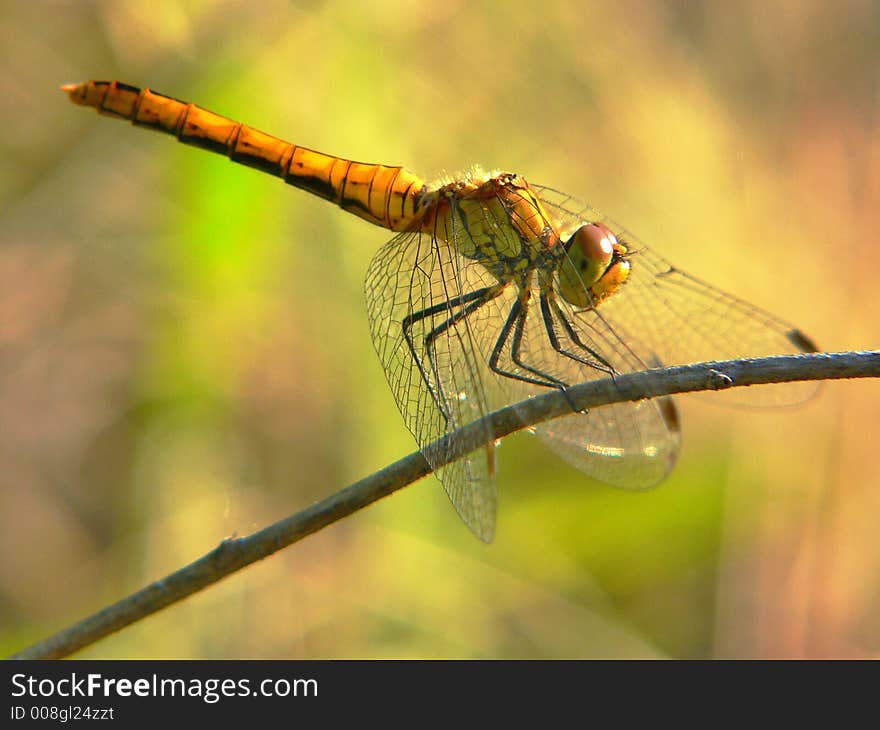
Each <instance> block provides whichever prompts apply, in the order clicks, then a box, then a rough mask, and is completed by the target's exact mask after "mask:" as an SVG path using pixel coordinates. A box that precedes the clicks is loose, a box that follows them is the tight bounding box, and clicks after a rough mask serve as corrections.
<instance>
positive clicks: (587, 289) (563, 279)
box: [559, 223, 630, 308]
mask: <svg viewBox="0 0 880 730" xmlns="http://www.w3.org/2000/svg"><path fill="white" fill-rule="evenodd" d="M564 246H565V251H566V253H567V254H568V255H567V256H566V257H565V258H564V259H563V262H562V265H561V266H560V267H559V293H560V294H561V295H562V298H563V299H565V301H567V302H568V303H569V304H571V305H573V306H575V307H580V308H590V307H595V306H597V305H598V304H601V303H602V302H603V301H604V300H605V299H607V298H608V297H610V296H611V295H612V294H614V292H616V291H617V290H618V289H620V287H621V286H623V283H624V282H625V281H626V279H627V277H628V276H629V271H630V263H629V261H628V260H627V259H626V246H624V245H623V244H622V243H620V242H619V241H618V240H617V236H615V235H614V233H612V232H611V229H610V228H608V226H606V225H605V224H604V223H588V224H585V225H582V226H581V227H580V228H578V229H577V230H576V231H575V232H574V233H573V234H572V235H571V238H569V239H568V241H566V242H565V244H564Z"/></svg>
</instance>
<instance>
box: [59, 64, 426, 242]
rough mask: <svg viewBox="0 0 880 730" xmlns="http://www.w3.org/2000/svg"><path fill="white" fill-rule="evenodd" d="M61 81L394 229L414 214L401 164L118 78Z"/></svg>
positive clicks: (91, 101) (108, 106)
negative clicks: (269, 128) (340, 152)
mask: <svg viewBox="0 0 880 730" xmlns="http://www.w3.org/2000/svg"><path fill="white" fill-rule="evenodd" d="M62 89H63V90H64V91H66V92H67V93H68V94H69V95H70V99H71V101H73V102H74V103H76V104H82V105H84V106H92V107H94V108H95V109H97V110H98V112H99V113H101V114H107V115H109V116H114V117H118V118H121V119H129V120H131V122H132V124H134V125H135V126H139V127H149V128H150V129H155V130H158V131H160V132H165V133H167V134H173V135H174V136H175V137H177V139H179V140H180V141H181V142H183V143H185V144H190V145H194V146H195V147H200V148H202V149H205V150H210V151H211V152H218V153H220V154H224V155H226V156H227V157H229V159H230V160H232V161H234V162H240V163H241V164H243V165H247V166H248V167H253V168H256V169H258V170H262V171H263V172H268V173H270V174H272V175H276V176H277V177H280V178H282V179H283V180H284V181H285V182H286V183H288V184H290V185H293V186H295V187H298V188H302V189H303V190H307V191H308V192H310V193H313V194H314V195H317V196H319V197H321V198H324V199H325V200H329V201H330V202H332V203H336V205H338V206H339V207H340V208H342V209H343V210H347V211H348V212H350V213H354V214H355V215H357V216H359V217H361V218H364V219H366V220H368V221H370V222H371V223H375V224H376V225H380V226H383V227H385V228H390V229H391V230H394V231H402V230H406V229H408V228H409V227H410V226H411V225H412V224H413V221H414V220H415V219H416V218H417V217H418V216H419V214H420V212H421V211H420V209H419V201H420V199H421V197H422V195H423V193H424V191H425V189H426V188H425V183H424V181H422V180H421V179H420V178H419V177H417V176H416V175H413V174H412V173H411V172H409V171H408V170H405V169H404V168H402V167H388V166H386V165H371V164H365V163H362V162H353V161H352V160H346V159H344V158H342V157H334V156H332V155H325V154H322V153H320V152H315V151H314V150H310V149H307V148H305V147H300V146H298V145H295V144H291V143H290V142H285V141H284V140H281V139H278V138H277V137H273V136H271V135H268V134H265V133H264V132H260V131H258V130H256V129H254V128H253V127H248V126H247V125H245V124H242V123H241V122H235V121H233V120H231V119H228V118H226V117H224V116H221V115H219V114H215V113H214V112H210V111H208V110H207V109H202V108H201V107H199V106H196V105H195V104H188V103H186V102H183V101H178V100H177V99H172V98H171V97H169V96H165V95H163V94H159V93H157V92H155V91H151V90H150V89H139V88H138V87H136V86H130V85H128V84H123V83H120V82H118V81H88V82H86V83H83V84H70V85H68V86H63V87H62Z"/></svg>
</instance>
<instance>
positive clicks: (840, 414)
mask: <svg viewBox="0 0 880 730" xmlns="http://www.w3.org/2000/svg"><path fill="white" fill-rule="evenodd" d="M0 38H2V46H3V48H4V54H3V55H4V61H3V63H4V73H3V74H2V76H0V85H2V89H0V92H2V93H0V119H2V129H3V133H2V141H0V145H2V154H3V165H2V168H0V205H2V213H0V215H2V225H0V650H2V651H3V652H4V653H9V652H12V651H14V650H16V649H19V648H21V647H23V646H24V645H26V644H28V643H31V642H33V641H36V640H38V639H40V638H42V637H44V636H46V635H47V634H49V633H52V632H54V631H56V630H58V629H61V628H63V627H64V626H66V625H68V624H69V623H71V622H73V621H75V620H77V619H79V618H81V617H83V616H85V615H87V614H89V613H91V612H93V611H95V610H97V609H99V608H101V607H103V606H105V605H106V604H108V603H110V602H112V601H114V600H117V599H118V598H120V597H122V596H124V595H127V594H128V593H130V592H132V591H134V590H136V589H138V588H140V587H141V586H143V585H144V584H146V583H148V582H150V581H153V580H155V579H157V578H159V577H161V576H163V575H165V574H167V573H169V572H171V571H173V570H175V569H177V568H178V567H180V566H181V565H183V564H185V563H188V562H190V561H191V560H193V559H195V558H196V557H198V556H200V555H201V554H203V553H204V552H207V551H208V550H210V549H211V548H212V547H214V546H215V545H216V544H217V543H218V542H219V541H220V540H222V539H223V538H224V537H227V536H230V535H244V534H248V533H250V532H252V531H254V530H256V529H259V528H260V527H262V526H264V525H266V524H268V523H270V522H273V521H275V520H276V519H279V518H281V517H283V516H284V515H286V514H289V513H292V512H295V511H297V510H299V509H302V508H303V507H305V506H307V505H308V504H310V503H311V502H313V501H314V500H317V499H320V498H322V497H325V496H327V495H329V494H331V493H333V492H335V491H336V490H338V489H340V488H342V487H343V486H345V485H347V484H349V483H351V482H353V481H355V480H356V479H358V478H360V477H362V476H364V475H366V474H369V473H371V472H373V471H375V470H377V469H379V468H380V467H382V466H384V465H386V464H388V463H390V462H392V461H394V460H396V459H397V458H399V457H401V456H403V455H405V454H407V453H409V452H411V451H412V450H413V448H414V444H413V443H412V440H411V438H410V436H409V433H408V432H407V431H406V429H405V427H404V425H403V422H402V420H401V418H400V416H399V414H398V412H397V410H396V408H395V405H394V403H393V400H392V398H391V394H390V392H389V390H388V387H387V385H386V383H385V380H384V376H383V373H382V371H381V368H380V365H379V362H378V359H377V357H376V356H375V353H374V352H373V349H372V345H371V342H370V337H369V332H368V328H367V321H366V317H365V308H364V302H363V293H362V287H363V276H364V273H365V271H366V268H367V264H368V261H369V259H370V257H371V256H372V254H373V252H374V251H375V250H376V249H377V247H378V246H380V245H381V244H382V243H383V241H384V240H385V239H386V238H387V237H388V236H387V233H386V232H383V231H381V230H380V229H377V228H372V227H371V226H369V225H368V224H367V223H365V222H363V221H360V220H358V219H356V218H353V217H350V216H346V215H344V214H342V213H341V212H340V211H339V210H338V209H335V208H333V207H332V206H330V205H328V204H326V203H325V202H323V201H320V200H317V199H312V198H310V197H309V196H307V195H305V194H304V193H302V192H300V191H297V190H294V189H292V188H290V187H287V186H285V185H283V184H281V183H280V182H279V181H277V180H273V179H272V178H270V177H267V176H264V175H261V174H259V173H257V172H255V171H253V170H249V169H246V168H242V167H240V166H236V165H233V164H230V163H229V162H228V161H226V160H224V159H223V158H222V157H218V156H212V155H209V154H206V153H204V152H202V151H199V150H194V149H191V148H187V147H185V146H183V145H178V144H175V143H174V142H173V140H169V139H168V138H167V137H162V136H160V135H157V134H152V133H147V132H144V131H140V130H135V129H132V128H131V127H130V126H129V125H125V124H122V123H119V122H118V121H114V120H111V119H107V118H102V117H98V116H97V115H96V114H94V113H93V112H92V111H91V110H84V109H81V108H77V107H74V106H73V105H71V104H70V103H69V102H68V101H67V99H66V98H65V96H64V95H62V94H61V93H60V92H59V91H58V86H59V85H60V84H62V83H66V82H78V81H84V80H87V79H90V78H97V79H114V78H116V79H120V80H122V81H126V82H129V83H132V84H136V85H140V86H151V87H153V88H156V89H158V90H160V91H162V92H163V93H166V94H169V95H172V96H175V97H177V98H181V99H186V100H188V101H193V102H195V103H197V104H200V105H202V106H205V107H207V108H209V109H212V110H214V111H217V112H219V113H222V114H226V115H228V116H231V117H234V118H237V119H240V120H242V121H245V122H247V123H249V124H251V125H253V126H255V127H257V128H259V129H262V130H264V131H266V132H269V133H271V134H275V135H277V136H281V137H285V138H287V139H290V140H291V141H295V142H297V143H300V144H303V145H306V146H309V147H312V148H315V149H320V150H323V151H326V152H329V153H333V154H339V155H344V156H349V157H353V158H355V159H361V160H365V161H369V162H382V163H386V164H404V165H406V166H407V167H409V168H410V169H412V170H413V171H414V172H416V173H419V174H421V175H423V176H425V177H428V178H430V177H434V176H438V175H442V174H445V173H454V172H456V171H459V170H463V169H466V168H468V167H469V166H471V165H472V164H474V163H479V164H482V165H483V166H485V167H488V168H500V169H506V170H511V171H515V172H518V173H520V174H522V175H524V176H525V177H526V178H528V179H529V180H532V181H533V182H538V183H543V184H547V185H551V186H553V187H556V188H559V189H563V190H565V191H567V192H570V193H571V194H573V195H576V196H578V197H581V198H585V199H587V200H589V201H590V202H591V203H593V204H595V205H597V206H598V207H600V208H601V209H603V210H605V211H607V212H608V214H609V215H611V216H612V217H613V218H615V219H617V220H620V221H622V222H624V223H625V224H626V226H627V227H628V228H630V229H631V230H633V231H634V232H636V233H637V234H638V235H640V237H641V238H643V239H644V240H646V241H647V242H649V243H650V244H652V245H653V247H654V248H656V249H658V250H659V251H661V252H662V253H664V254H665V255H666V256H668V257H669V258H670V259H672V260H673V261H674V262H676V263H677V264H678V265H680V266H681V267H683V268H685V269H686V270H688V271H690V272H692V273H694V274H696V275H697V276H700V277H702V278H705V279H709V280H710V281H712V282H713V283H715V284H716V285H718V286H720V287H722V288H725V289H729V290H732V291H734V292H737V293H738V294H740V295H741V296H743V297H744V298H746V299H748V300H750V301H753V302H755V303H756V304H759V305H761V306H763V307H765V308H767V309H770V310H771V311H773V312H775V313H777V314H779V315H780V316H782V317H784V318H786V319H788V320H791V321H793V322H795V323H796V324H797V326H799V327H800V328H802V329H803V330H804V331H805V332H807V333H809V334H810V335H811V336H812V337H813V338H814V339H815V340H816V341H817V342H819V343H820V345H821V346H822V347H823V348H824V349H827V350H830V351H831V350H847V349H868V348H875V347H877V346H878V340H880V337H878V332H880V328H878V321H880V297H878V296H877V288H878V287H877V283H878V275H877V271H878V268H880V245H878V243H880V242H878V232H880V204H878V203H880V84H878V80H880V6H878V5H877V4H876V3H874V2H869V1H865V2H856V1H851V2H842V3H822V2H818V1H815V2H812V1H805V0H788V1H779V2H772V3H767V2H764V1H762V0H750V1H747V2H741V3H726V2H721V1H720V0H719V1H717V2H705V3H696V2H694V3H691V2H674V1H672V0H669V1H668V2H655V1H651V0H643V1H642V2H638V1H627V2H622V3H617V2H615V3H611V2H598V3H564V2H555V1H553V0H549V1H548V2H542V3H540V4H538V5H534V4H530V3H524V2H514V3H510V2H508V3H500V2H461V1H457V0H447V1H445V2H442V3H422V2H403V3H397V2H375V3H358V2H353V1H347V2H342V1H336V2H317V1H315V2H283V1H282V0H261V1H260V2H243V1H241V2H232V1H231V0H201V1H199V2H184V1H183V0H179V1H178V2H175V1H173V0H162V1H157V0H127V1H125V2H116V1H115V0H114V1H111V0H105V1H103V2H72V1H71V2H61V1H60V0H58V1H56V2H53V1H51V0H43V1H40V2H23V1H20V2H13V1H10V2H5V3H3V4H2V5H0ZM671 335H672V336H674V335H675V333H671ZM680 403H681V407H682V411H683V423H684V448H683V451H682V455H681V458H680V460H679V464H678V467H677V469H676V470H675V472H674V473H673V475H672V476H671V477H670V479H669V480H668V481H667V482H666V483H664V484H663V485H662V486H661V487H660V488H659V489H657V490H654V491H652V492H649V493H626V492H623V491H617V490H614V489H612V488H609V487H606V486H603V485H601V484H598V483H595V482H592V481H590V480H589V479H588V478H586V477H585V476H584V475H582V474H580V473H578V472H576V471H575V470H573V469H571V468H569V467H567V466H566V465H565V464H563V463H562V462H561V461H559V460H558V459H556V458H554V457H553V455H552V454H551V453H550V452H549V451H547V450H545V449H544V448H543V447H542V446H541V444H540V443H539V442H538V441H537V440H536V439H534V438H533V437H531V436H529V435H527V434H522V435H517V436H515V437H512V438H510V439H508V440H507V441H506V442H505V443H503V444H502V445H501V447H500V451H499V454H500V469H501V471H500V478H499V490H500V509H499V523H498V535H497V538H496V541H495V542H494V543H493V544H492V545H491V546H488V547H487V546H485V545H483V544H481V543H479V542H478V541H477V540H475V539H474V538H473V537H472V536H471V535H470V533H469V532H468V531H467V529H466V528H465V527H464V525H463V524H462V523H461V522H460V521H459V519H458V517H457V516H456V514H455V512H454V511H453V509H452V507H451V506H450V504H449V503H448V500H447V498H446V496H445V494H444V492H443V490H442V488H441V487H440V486H439V484H438V483H437V482H436V481H435V480H434V479H433V478H429V479H425V480H423V481H422V482H420V483H418V484H416V485H413V486H411V487H409V488H407V489H405V490H404V491H402V492H400V493H398V494H397V495H395V496H393V497H390V498H388V499H385V500H383V501H382V502H381V503H379V504H377V505H374V506H372V507H370V508H368V509H366V510H364V511H362V512H359V513H358V514H356V515H354V516H352V517H350V518H348V519H346V520H345V521H343V522H341V523H337V524H335V525H332V526H331V527H329V528H327V529H325V530H323V531H322V532H320V533H318V534H316V535H314V536H312V537H310V538H308V539H306V540H305V541H304V542H302V543H299V544H297V545H295V546H293V547H291V548H290V549H287V550H285V551H283V552H282V553H280V554H277V555H275V556H273V557H271V558H269V559H267V560H265V561H263V562H262V563H260V564H258V565H256V566H253V567H251V568H250V569H247V570H246V571H244V572H242V573H239V574H236V575H234V576H233V577H231V578H229V579H227V580H225V581H223V582H222V583H221V584H219V585H217V586H215V587H212V588H211V589H209V590H207V591H204V592H202V593H200V594H198V595H197V596H195V597H193V598H191V599H190V600H188V601H186V602H185V603H183V604H180V605H176V606H173V607H171V608H169V609H166V610H165V611H163V612H161V613H160V614H158V615H156V616H153V617H151V618H149V619H147V620H145V621H143V622H141V623H139V624H137V625H135V626H133V627H131V628H129V629H126V630H124V631H122V632H121V633H119V634H116V635H114V636H112V637H110V638H108V639H105V640H103V641H101V642H100V643H98V644H96V645H95V646H93V647H90V648H88V649H87V650H85V651H83V652H81V653H80V655H79V656H86V657H194V658H195V657H201V658H208V657H285V658H327V657H331V658H332V657H377V658H379V657H520V658H533V657H534V658H537V657H728V658H754V657H866V656H877V655H878V653H880V531H878V530H877V524H878V522H880V479H878V468H877V459H876V443H877V436H878V428H877V426H878V417H880V384H878V383H877V382H876V381H851V382H835V383H831V384H828V385H826V386H825V387H824V389H823V391H822V393H821V395H820V396H819V397H818V398H816V399H815V400H813V401H812V402H810V403H809V404H807V405H805V406H803V407H800V408H798V409H796V410H786V411H779V412H775V411H774V412H758V411H743V410H730V409H725V408H721V407H718V406H717V405H714V404H712V403H711V397H703V398H693V397H687V398H682V399H680Z"/></svg>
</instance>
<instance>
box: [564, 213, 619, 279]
mask: <svg viewBox="0 0 880 730" xmlns="http://www.w3.org/2000/svg"><path fill="white" fill-rule="evenodd" d="M616 243H617V237H616V236H615V235H614V234H613V233H612V232H611V230H610V229H609V228H608V226H606V225H605V224H603V223H591V224H589V225H586V226H581V227H580V228H578V229H577V230H576V231H575V232H574V235H573V236H572V237H571V242H570V244H569V254H570V255H572V256H574V257H577V258H578V259H581V260H582V261H583V263H582V264H581V266H580V268H582V269H584V270H586V269H588V268H589V269H591V270H593V271H596V272H597V273H601V272H603V271H604V270H605V268H606V267H607V266H608V264H610V263H611V259H612V257H613V256H614V246H615V244H616Z"/></svg>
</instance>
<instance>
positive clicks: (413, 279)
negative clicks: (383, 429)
mask: <svg viewBox="0 0 880 730" xmlns="http://www.w3.org/2000/svg"><path fill="white" fill-rule="evenodd" d="M365 288H366V296H367V310H368V316H369V320H370V330H371V333H372V336H373V344H374V345H375V347H376V351H377V353H378V354H379V358H380V360H381V361H382V365H383V367H384V369H385V375H386V377H387V379H388V383H389V385H390V386H391V390H392V392H393V394H394V398H395V400H396V401H397V405H398V407H399V408H400V412H401V414H402V415H403V419H404V421H405V422H406V425H407V427H408V428H409V430H410V431H411V432H412V434H413V436H414V437H415V439H416V442H417V443H418V445H419V448H420V449H421V450H422V453H423V454H424V455H425V458H426V459H427V460H428V463H429V464H431V466H432V467H433V468H434V469H435V474H436V475H437V477H438V478H439V479H440V481H441V483H442V484H443V486H444V488H445V489H446V492H447V494H448V495H449V498H450V499H451V501H452V504H453V505H454V507H455V509H456V511H457V512H458V514H459V515H460V516H461V518H462V519H463V520H464V522H465V523H466V524H467V526H468V527H469V528H470V529H471V530H472V531H473V532H474V534H476V535H477V537H479V538H480V539H482V540H484V541H486V542H490V541H491V540H492V538H493V536H494V532H495V509H496V493H495V452H494V438H493V436H492V434H491V432H490V430H489V429H488V428H487V429H486V433H485V443H486V445H485V447H484V448H482V449H479V450H477V451H472V452H471V453H469V454H467V455H466V456H464V457H463V458H461V459H458V460H456V461H453V462H452V463H450V464H447V465H445V466H444V465H443V462H444V461H446V457H447V453H448V450H441V449H440V448H438V447H436V446H432V444H433V443H434V442H435V441H437V440H438V439H439V438H440V437H442V436H444V435H447V434H451V433H453V432H455V431H456V430H457V429H459V428H461V427H462V426H465V425H467V424H469V423H471V422H472V421H475V420H477V419H480V418H482V417H483V416H485V415H486V414H487V413H489V412H490V411H491V410H492V408H491V405H490V397H489V394H488V392H487V382H489V381H490V376H489V375H488V371H487V367H486V359H485V356H484V354H483V352H482V350H481V349H480V346H479V345H478V342H479V340H480V338H479V337H478V334H477V331H478V330H479V331H486V330H490V329H492V328H493V327H495V326H496V325H495V322H494V321H492V320H491V318H492V316H493V314H494V312H495V311H496V310H495V309H494V308H493V309H490V308H489V307H488V306H487V302H488V301H489V297H490V295H491V296H492V297H497V296H500V290H499V287H498V282H497V280H495V279H494V278H493V277H491V276H490V275H489V273H488V272H487V271H486V270H485V269H484V268H483V267H481V266H479V265H475V264H473V262H470V261H468V260H466V259H464V258H462V257H461V256H459V255H458V254H457V253H456V251H455V250H454V249H453V247H451V246H450V245H449V244H448V243H447V242H446V241H445V240H444V238H443V237H442V236H440V237H438V236H436V235H432V234H430V233H423V232H419V231H413V232H406V233H401V234H400V235H398V236H396V237H395V238H393V239H392V240H391V241H389V242H388V243H387V244H386V245H385V246H383V247H382V248H381V249H380V250H379V251H378V253H377V254H376V255H375V257H374V258H373V260H372V262H371V263H370V266H369V269H368V271H367V277H366V287H365ZM486 290H489V293H487V292H486ZM455 446H456V443H455V442H454V441H450V442H449V443H448V447H449V449H453V448H455Z"/></svg>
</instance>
